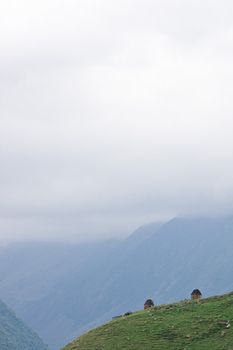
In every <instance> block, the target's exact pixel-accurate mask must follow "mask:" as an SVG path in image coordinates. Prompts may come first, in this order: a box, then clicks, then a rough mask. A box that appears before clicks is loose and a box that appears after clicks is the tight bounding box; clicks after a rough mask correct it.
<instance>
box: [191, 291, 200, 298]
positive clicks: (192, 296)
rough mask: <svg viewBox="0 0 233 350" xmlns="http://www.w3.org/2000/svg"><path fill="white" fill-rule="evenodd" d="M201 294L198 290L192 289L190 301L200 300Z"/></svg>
mask: <svg viewBox="0 0 233 350" xmlns="http://www.w3.org/2000/svg"><path fill="white" fill-rule="evenodd" d="M201 297H202V294H201V292H200V290H199V289H194V290H193V291H192V293H191V299H192V300H198V299H201Z"/></svg>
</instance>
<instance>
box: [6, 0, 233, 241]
mask: <svg viewBox="0 0 233 350" xmlns="http://www.w3.org/2000/svg"><path fill="white" fill-rule="evenodd" d="M232 19H233V2H232V1H230V0H222V1H219V0H218V1H217V0H195V1H187V0H117V1H113V0H64V1H60V0H40V1H34V0H24V1H23V0H7V1H4V0H0V164H1V165H0V166H1V169H0V241H1V242H3V241H8V240H19V239H24V238H27V239H34V238H35V239H39V238H42V239H45V238H47V239H72V240H73V239H76V240H83V239H90V238H95V239H96V238H97V237H112V236H117V235H119V236H122V235H126V234H129V233H130V231H132V230H133V229H135V228H137V226H139V225H142V224H144V223H148V222H151V221H156V220H159V219H164V218H170V217H172V216H175V215H187V214H188V215H190V214H192V215H200V214H202V215H203V214H205V215H206V214H218V213H219V214H224V213H226V214H229V213H233V136H232V135H233V99H232V96H233V63H232V62H233V20H232Z"/></svg>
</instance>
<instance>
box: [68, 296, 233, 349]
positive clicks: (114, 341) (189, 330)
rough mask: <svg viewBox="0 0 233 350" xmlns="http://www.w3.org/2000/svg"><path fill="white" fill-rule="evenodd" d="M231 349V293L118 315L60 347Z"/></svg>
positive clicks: (232, 304) (232, 329) (232, 331)
mask: <svg viewBox="0 0 233 350" xmlns="http://www.w3.org/2000/svg"><path fill="white" fill-rule="evenodd" d="M115 349H121V350H123V349H125V350H153V349H156V350H158V349H159V350H165V349H166V350H194V349H195V350H207V349H208V350H209V349H211V350H215V349H216V350H217V349H218V350H224V349H226V350H233V293H230V294H226V295H223V296H218V297H212V298H208V299H203V300H201V301H200V302H195V301H182V302H180V303H176V304H171V305H162V306H159V307H155V308H153V309H149V310H146V311H140V312H137V313H134V314H133V315H131V316H127V317H122V318H119V319H116V320H114V321H111V322H109V323H107V324H105V325H104V326H102V327H99V328H97V329H94V330H92V331H90V332H88V333H86V334H85V335H83V336H81V337H80V338H78V339H77V340H75V341H74V342H73V343H71V344H69V345H67V346H66V347H65V348H64V350H115Z"/></svg>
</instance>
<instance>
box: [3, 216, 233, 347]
mask: <svg viewBox="0 0 233 350" xmlns="http://www.w3.org/2000/svg"><path fill="white" fill-rule="evenodd" d="M232 247H233V218H220V219H209V218H198V219H197V218H195V219H173V220H171V221H169V222H168V223H165V224H163V225H162V224H151V225H146V226H145V227H142V228H140V229H138V230H137V231H136V232H134V233H133V234H132V235H131V236H130V237H129V238H127V239H126V240H124V241H122V242H114V241H111V242H100V243H93V244H87V245H81V246H75V245H73V246H72V245H62V244H53V243H51V244H48V243H44V244H36V243H30V244H29V243H28V244H23V243H22V244H15V245H11V246H9V247H5V248H4V249H2V250H0V294H1V295H2V296H3V297H4V298H5V300H6V301H7V302H8V303H9V304H10V305H11V306H12V307H14V309H15V310H16V311H17V312H18V314H19V315H21V317H23V319H24V320H26V321H27V323H28V324H30V326H31V327H32V328H33V329H35V330H36V331H37V332H38V334H39V335H40V336H41V337H42V338H43V339H45V341H46V343H48V344H49V345H51V348H53V349H58V348H59V347H60V346H61V345H63V344H65V343H67V342H68V341H69V340H70V339H72V338H74V337H76V336H78V335H79V334H80V333H81V332H83V331H85V330H87V329H88V328H91V327H93V326H95V325H98V324H101V323H102V322H104V321H106V320H108V319H111V317H112V316H114V315H117V314H119V313H122V312H125V311H128V310H135V309H140V308H142V306H143V302H144V300H145V299H146V298H148V297H152V298H153V299H154V301H155V302H156V303H165V302H171V301H176V300H179V299H184V298H188V297H189V295H190V292H191V291H192V289H194V288H200V289H201V290H202V292H203V294H204V295H206V296H207V295H213V294H219V293H223V292H227V291H230V290H233V280H232V278H231V273H232V269H233V254H232Z"/></svg>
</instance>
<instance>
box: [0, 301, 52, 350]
mask: <svg viewBox="0 0 233 350" xmlns="http://www.w3.org/2000/svg"><path fill="white" fill-rule="evenodd" d="M0 349H1V350H48V347H47V346H45V345H44V344H43V342H42V340H41V339H40V338H39V337H38V336H37V335H36V334H35V333H34V332H33V331H32V330H31V329H29V328H28V327H27V326H26V325H25V324H24V323H23V322H22V321H21V320H19V319H18V318H17V317H16V316H15V314H14V313H13V312H12V311H11V310H10V309H8V307H7V306H6V305H5V304H4V303H3V302H2V301H1V300H0Z"/></svg>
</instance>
